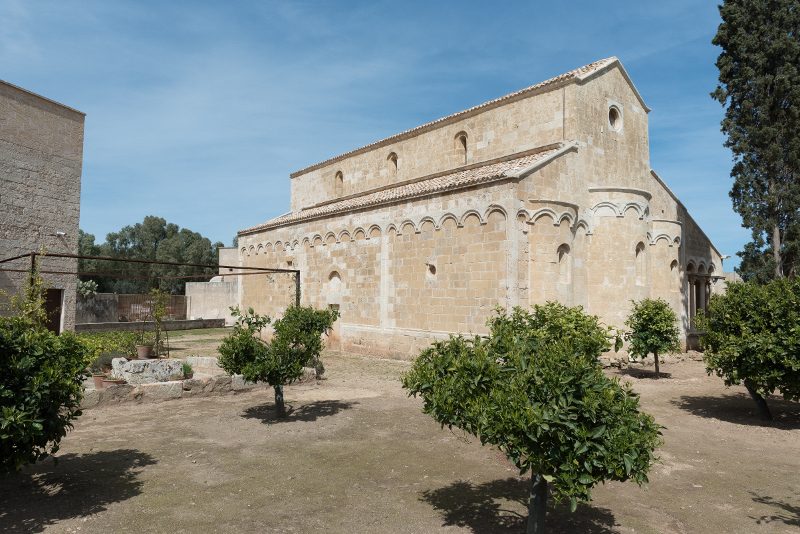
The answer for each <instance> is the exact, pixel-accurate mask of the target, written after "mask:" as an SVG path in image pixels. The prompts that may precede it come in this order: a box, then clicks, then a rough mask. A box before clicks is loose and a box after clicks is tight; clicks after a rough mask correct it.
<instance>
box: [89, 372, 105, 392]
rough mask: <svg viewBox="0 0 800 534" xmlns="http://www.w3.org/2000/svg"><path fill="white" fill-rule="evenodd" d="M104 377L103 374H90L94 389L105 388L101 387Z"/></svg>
mask: <svg viewBox="0 0 800 534" xmlns="http://www.w3.org/2000/svg"><path fill="white" fill-rule="evenodd" d="M105 377H106V375H105V373H100V374H97V375H96V374H92V379H93V380H94V389H103V388H104V387H105V386H104V385H103V379H104V378H105Z"/></svg>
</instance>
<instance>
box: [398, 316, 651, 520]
mask: <svg viewBox="0 0 800 534" xmlns="http://www.w3.org/2000/svg"><path fill="white" fill-rule="evenodd" d="M496 312H497V315H496V316H494V317H492V318H490V319H489V321H487V324H488V325H489V327H490V330H491V335H490V336H489V337H481V336H476V337H475V338H473V339H465V338H463V337H462V336H460V335H459V336H451V337H450V339H449V340H448V341H443V342H437V343H435V344H434V345H433V346H432V347H430V348H428V349H426V350H424V351H423V352H422V353H421V354H420V356H419V357H418V358H417V359H416V361H415V362H414V365H413V367H412V368H411V370H410V371H409V372H408V373H406V374H405V375H404V376H403V377H402V378H401V381H402V384H403V387H404V388H406V389H408V390H409V395H414V396H416V395H417V394H419V395H420V396H421V397H422V399H423V401H424V404H423V408H422V411H423V413H427V414H429V415H431V416H432V417H433V418H434V419H435V420H436V421H437V422H438V423H440V424H441V425H442V427H444V426H445V425H447V426H448V427H450V428H452V427H454V426H455V427H458V428H461V429H463V430H464V431H465V432H467V433H469V434H472V435H474V436H477V437H478V438H479V439H480V440H481V443H483V444H484V445H485V444H487V443H489V444H491V445H494V446H496V447H498V448H499V449H500V450H501V451H503V452H504V453H505V454H506V456H507V457H508V458H509V459H510V460H511V461H512V462H514V464H515V465H516V466H517V467H518V468H519V469H520V473H521V474H524V473H526V472H527V471H529V470H530V471H531V493H530V495H531V497H530V503H529V508H528V510H529V517H528V532H537V533H543V532H544V529H545V504H546V498H547V487H548V483H552V494H553V497H554V498H555V500H556V502H558V501H560V500H562V499H568V500H570V502H571V505H572V510H573V511H574V510H575V508H576V507H577V504H578V501H587V500H590V499H591V490H592V488H593V487H594V486H595V485H596V484H597V483H599V482H603V481H605V480H634V481H636V482H637V483H639V484H642V483H646V482H647V472H648V471H649V470H650V466H651V464H652V463H653V462H654V461H655V457H654V456H653V452H654V451H655V449H656V448H657V447H658V446H660V445H661V443H662V440H661V438H660V434H661V432H660V429H661V428H662V427H660V426H659V425H658V424H656V423H655V421H654V419H653V417H652V416H650V415H647V414H644V413H641V412H640V411H639V400H638V396H637V395H636V394H635V393H634V392H633V390H632V389H631V387H630V384H627V383H626V384H620V382H619V379H617V378H614V379H610V378H608V377H606V376H605V375H604V374H603V372H602V369H601V366H600V364H599V361H598V357H599V356H600V354H601V352H602V351H604V350H607V349H608V347H609V346H610V339H611V331H610V330H609V329H607V328H605V327H603V326H602V325H601V324H600V323H599V320H598V318H597V317H592V316H589V315H586V314H584V313H583V311H582V309H581V308H580V307H577V308H567V307H564V306H562V305H560V304H556V303H548V304H546V305H545V306H534V308H533V312H532V313H531V312H528V311H525V310H522V309H521V308H515V309H514V310H513V312H512V313H511V314H506V313H505V312H504V311H503V310H501V309H497V310H496Z"/></svg>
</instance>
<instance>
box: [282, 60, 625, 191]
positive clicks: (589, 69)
mask: <svg viewBox="0 0 800 534" xmlns="http://www.w3.org/2000/svg"><path fill="white" fill-rule="evenodd" d="M614 62H619V60H618V59H617V58H616V56H615V57H610V58H608V59H602V60H600V61H595V62H594V63H589V64H588V65H584V66H583V67H580V68H577V69H575V70H571V71H569V72H565V73H564V74H560V75H558V76H556V77H555V78H550V79H549V80H545V81H543V82H540V83H537V84H536V85H531V86H530V87H526V88H525V89H521V90H519V91H516V92H513V93H511V94H508V95H505V96H501V97H500V98H496V99H494V100H490V101H489V102H484V103H483V104H479V105H477V106H473V107H471V108H469V109H465V110H463V111H459V112H458V113H453V114H452V115H448V116H447V117H442V118H441V119H436V120H435V121H433V122H429V123H427V124H423V125H421V126H417V127H416V128H412V129H410V130H406V131H405V132H401V133H399V134H395V135H393V136H391V137H387V138H386V139H381V140H380V141H375V142H374V143H370V144H368V145H365V146H362V147H361V148H357V149H355V150H351V151H350V152H345V153H344V154H341V155H339V156H336V157H333V158H330V159H327V160H325V161H322V162H320V163H315V164H314V165H311V166H310V167H306V168H305V169H302V170H299V171H297V172H293V173H292V174H290V175H289V176H290V177H291V178H295V177H297V176H300V175H301V174H305V173H307V172H309V171H312V170H315V169H318V168H320V167H324V166H325V165H328V164H329V163H333V162H334V161H337V160H341V159H344V158H347V157H350V156H353V155H355V154H359V153H363V152H366V151H368V150H371V149H373V148H376V147H378V146H381V145H386V144H390V143H392V142H394V141H398V140H400V139H402V138H405V137H409V136H411V135H414V134H417V133H420V132H421V131H423V130H428V129H431V128H433V127H436V126H439V125H440V124H442V123H445V122H449V121H452V120H455V119H459V118H461V117H463V116H466V115H470V114H472V113H475V112H476V111H479V110H483V109H486V108H491V107H495V106H497V105H499V104H502V103H505V102H507V101H510V100H514V99H516V98H518V97H520V96H523V95H525V94H528V93H532V92H535V91H538V90H540V89H543V88H545V87H548V86H551V85H556V84H559V83H563V82H568V81H573V80H574V81H578V80H581V79H584V78H586V77H588V76H589V75H591V74H593V73H594V72H596V71H599V70H601V69H603V68H605V67H608V66H609V65H611V64H612V63H614ZM626 76H627V75H626ZM637 94H638V93H637Z"/></svg>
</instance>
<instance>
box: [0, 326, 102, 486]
mask: <svg viewBox="0 0 800 534" xmlns="http://www.w3.org/2000/svg"><path fill="white" fill-rule="evenodd" d="M90 356H91V352H90V350H89V349H88V348H87V347H86V346H85V344H84V343H83V342H81V341H80V340H79V339H78V338H77V336H75V335H74V334H72V333H71V332H64V333H63V334H61V335H59V336H56V335H55V334H53V333H52V332H49V331H47V330H45V329H44V328H40V327H35V326H33V324H32V323H31V321H29V320H26V319H25V318H21V317H10V318H3V319H0V476H5V475H7V474H9V473H15V472H17V471H19V469H20V468H21V467H22V466H23V465H27V464H31V463H34V462H36V461H39V460H42V459H44V458H46V457H47V456H48V455H50V454H53V453H55V452H56V451H58V448H59V443H60V441H61V438H62V437H64V436H65V435H66V433H67V430H69V429H71V428H72V422H71V421H72V420H73V419H74V418H76V417H78V416H79V415H81V411H80V403H81V400H82V398H83V380H84V378H85V377H86V372H85V369H86V366H87V365H88V364H89V360H90Z"/></svg>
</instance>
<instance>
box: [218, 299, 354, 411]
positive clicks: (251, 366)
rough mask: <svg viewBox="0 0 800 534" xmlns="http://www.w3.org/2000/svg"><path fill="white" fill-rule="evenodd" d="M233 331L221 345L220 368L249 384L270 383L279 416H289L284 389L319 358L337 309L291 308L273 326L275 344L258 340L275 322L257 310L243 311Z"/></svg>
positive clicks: (233, 309)
mask: <svg viewBox="0 0 800 534" xmlns="http://www.w3.org/2000/svg"><path fill="white" fill-rule="evenodd" d="M231 312H232V315H233V316H234V317H237V321H236V325H235V326H234V328H233V332H232V333H231V334H230V335H229V336H227V337H226V338H225V339H223V340H222V343H221V344H220V346H219V349H218V351H219V353H220V357H219V359H218V363H219V366H220V367H222V369H224V370H225V372H226V373H228V374H230V375H234V374H241V375H242V377H243V378H244V379H245V380H247V381H249V382H266V383H267V384H269V385H270V386H272V388H273V389H274V390H275V409H276V411H277V414H278V416H279V417H283V416H285V415H286V408H285V406H284V402H283V386H284V384H291V383H292V382H294V381H295V380H297V379H298V378H300V377H301V376H302V375H303V368H304V367H307V366H308V365H309V363H311V362H312V361H313V360H315V359H318V358H319V356H320V354H321V353H322V349H323V348H324V347H325V344H324V342H323V340H322V334H324V333H326V332H327V331H328V329H329V328H331V326H333V323H334V322H335V321H336V319H337V318H338V317H339V312H338V311H336V310H315V309H314V308H313V307H311V306H308V307H302V306H300V307H298V306H290V307H288V308H287V309H286V311H285V312H284V315H283V317H282V318H280V319H277V320H276V321H275V322H274V323H273V333H272V341H271V343H266V342H264V341H262V340H261V339H260V338H257V337H255V335H256V334H260V333H261V330H262V329H263V328H264V327H265V326H266V325H267V324H269V323H270V322H272V320H271V319H270V318H269V317H265V316H260V315H258V314H257V313H255V311H254V310H253V308H250V309H249V310H248V311H247V312H244V313H242V312H240V311H239V308H238V306H237V307H233V308H231Z"/></svg>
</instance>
